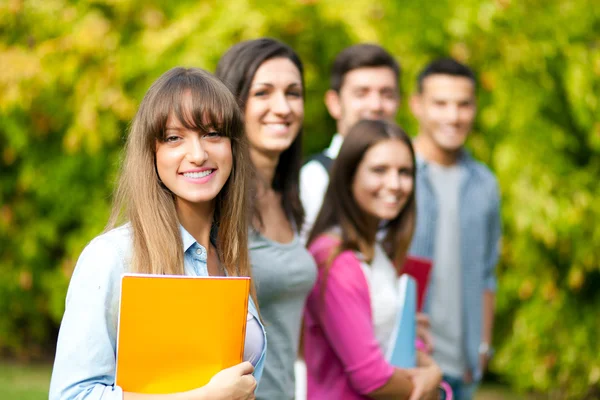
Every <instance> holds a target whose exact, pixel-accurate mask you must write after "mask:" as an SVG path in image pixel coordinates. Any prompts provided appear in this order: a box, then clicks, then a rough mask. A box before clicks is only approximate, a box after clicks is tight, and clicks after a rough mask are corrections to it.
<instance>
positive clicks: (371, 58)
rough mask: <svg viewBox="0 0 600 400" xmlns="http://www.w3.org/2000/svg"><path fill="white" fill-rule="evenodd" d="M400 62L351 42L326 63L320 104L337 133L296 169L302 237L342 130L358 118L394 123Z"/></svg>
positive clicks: (317, 205) (319, 201) (322, 193)
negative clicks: (326, 78) (303, 214)
mask: <svg viewBox="0 0 600 400" xmlns="http://www.w3.org/2000/svg"><path fill="white" fill-rule="evenodd" d="M399 88H400V65H399V64H398V62H397V61H396V60H395V59H394V57H393V56H392V55H391V54H390V53H388V52H387V51H386V50H385V49H384V48H382V47H381V46H378V45H375V44H366V43H363V44H357V45H354V46H350V47H347V48H345V49H344V50H342V51H341V52H340V53H339V54H338V55H337V56H336V57H335V60H334V62H333V65H332V67H331V74H330V88H329V90H328V91H327V92H326V93H325V106H326V107H327V111H328V112H329V114H330V115H331V117H332V118H333V119H334V120H335V121H336V127H337V133H336V134H335V135H334V136H333V138H332V139H331V144H330V145H329V147H328V148H327V149H325V150H324V151H323V152H322V153H319V154H316V155H314V156H313V157H312V158H311V160H310V161H309V162H307V163H306V164H305V165H304V166H303V167H302V170H301V172H300V196H301V199H302V205H303V206H304V210H305V212H306V218H305V220H306V221H305V223H304V228H303V230H302V232H303V237H304V239H305V240H306V237H307V236H308V234H309V232H310V229H311V228H312V224H313V223H314V221H315V219H316V217H317V214H318V213H319V210H320V209H321V204H322V203H323V197H324V196H325V191H326V190H327V185H328V184H329V168H330V166H331V163H332V162H333V160H334V159H335V158H336V157H337V155H338V152H339V151H340V147H341V146H342V142H343V141H344V137H346V135H347V133H348V130H349V129H350V128H351V127H352V126H353V125H354V124H355V123H356V122H358V121H359V120H361V119H383V120H386V121H394V118H395V117H396V113H397V112H398V108H399V107H400V90H399Z"/></svg>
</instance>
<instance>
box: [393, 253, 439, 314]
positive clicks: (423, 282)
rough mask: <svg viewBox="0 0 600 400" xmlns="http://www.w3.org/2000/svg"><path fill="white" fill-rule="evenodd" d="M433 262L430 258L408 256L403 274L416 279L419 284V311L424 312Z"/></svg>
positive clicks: (401, 271)
mask: <svg viewBox="0 0 600 400" xmlns="http://www.w3.org/2000/svg"><path fill="white" fill-rule="evenodd" d="M432 266H433V261H432V260H430V259H429V258H421V257H415V256H407V257H406V261H405V262H404V265H403V266H402V269H401V270H400V273H401V274H407V275H410V276H412V277H413V278H415V281H416V282H417V311H419V312H421V311H422V310H423V302H424V301H425V291H426V290H427V285H428V284H429V275H430V273H431V267H432Z"/></svg>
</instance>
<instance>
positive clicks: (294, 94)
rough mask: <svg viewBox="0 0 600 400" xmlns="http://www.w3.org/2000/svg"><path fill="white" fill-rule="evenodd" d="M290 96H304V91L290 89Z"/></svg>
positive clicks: (288, 93)
mask: <svg viewBox="0 0 600 400" xmlns="http://www.w3.org/2000/svg"><path fill="white" fill-rule="evenodd" d="M287 95H288V96H292V97H302V91H301V90H289V91H288V92H287Z"/></svg>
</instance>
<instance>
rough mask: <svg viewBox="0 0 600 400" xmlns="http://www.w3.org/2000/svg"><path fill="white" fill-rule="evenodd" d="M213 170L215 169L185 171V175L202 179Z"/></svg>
mask: <svg viewBox="0 0 600 400" xmlns="http://www.w3.org/2000/svg"><path fill="white" fill-rule="evenodd" d="M213 171H214V170H213V169H207V170H206V171H202V172H184V173H183V176H185V177H186V178H192V179H200V178H204V177H205V176H208V175H210V174H211V173H212V172H213Z"/></svg>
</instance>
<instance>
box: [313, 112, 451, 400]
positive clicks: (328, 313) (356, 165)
mask: <svg viewBox="0 0 600 400" xmlns="http://www.w3.org/2000/svg"><path fill="white" fill-rule="evenodd" d="M414 184H415V160H414V152H413V149H412V145H411V141H410V139H409V137H408V136H407V135H406V133H405V132H404V131H403V130H402V129H401V128H400V127H398V126H397V125H395V124H393V123H390V122H386V121H380V120H363V121H360V122H358V123H357V124H356V125H355V126H354V127H352V128H351V129H350V130H349V131H348V135H347V137H346V139H345V140H344V143H343V144H342V146H341V149H340V152H339V155H338V157H337V158H336V161H335V162H334V164H333V166H332V170H331V181H330V183H329V186H328V189H327V192H326V195H325V199H324V202H323V207H322V209H321V211H320V213H319V215H318V217H317V220H316V222H315V225H314V227H313V230H312V232H311V234H310V236H309V239H308V243H309V250H310V252H311V253H312V254H313V256H314V257H315V259H316V261H317V265H318V267H319V277H318V280H317V284H316V285H315V287H314V288H313V290H312V291H311V293H310V296H309V298H308V301H307V307H306V311H305V314H304V316H305V320H304V359H305V362H306V370H307V376H308V391H307V398H308V399H309V400H310V399H365V398H375V399H378V398H397V399H408V398H409V397H410V399H421V398H438V385H439V384H440V382H441V377H442V375H441V374H442V373H441V370H440V369H439V368H438V366H437V365H436V364H435V363H434V362H433V360H432V359H431V358H430V357H429V356H427V355H426V354H425V353H421V352H420V351H419V352H418V355H419V357H418V358H419V365H420V366H419V367H417V368H413V369H409V370H405V369H399V368H395V367H394V366H392V365H390V364H389V363H388V362H387V360H386V359H385V356H384V354H385V353H386V352H387V349H388V346H389V341H390V337H391V335H392V331H393V329H394V326H395V325H396V323H397V321H396V317H397V315H398V307H399V306H400V302H399V299H398V271H399V269H398V268H397V267H396V266H398V265H402V263H403V261H404V259H405V257H406V252H407V250H408V247H409V245H410V241H411V238H412V234H413V229H414V218H415V199H414ZM383 222H385V224H386V229H385V237H384V238H382V239H377V234H378V231H380V227H381V224H382V223H383Z"/></svg>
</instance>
